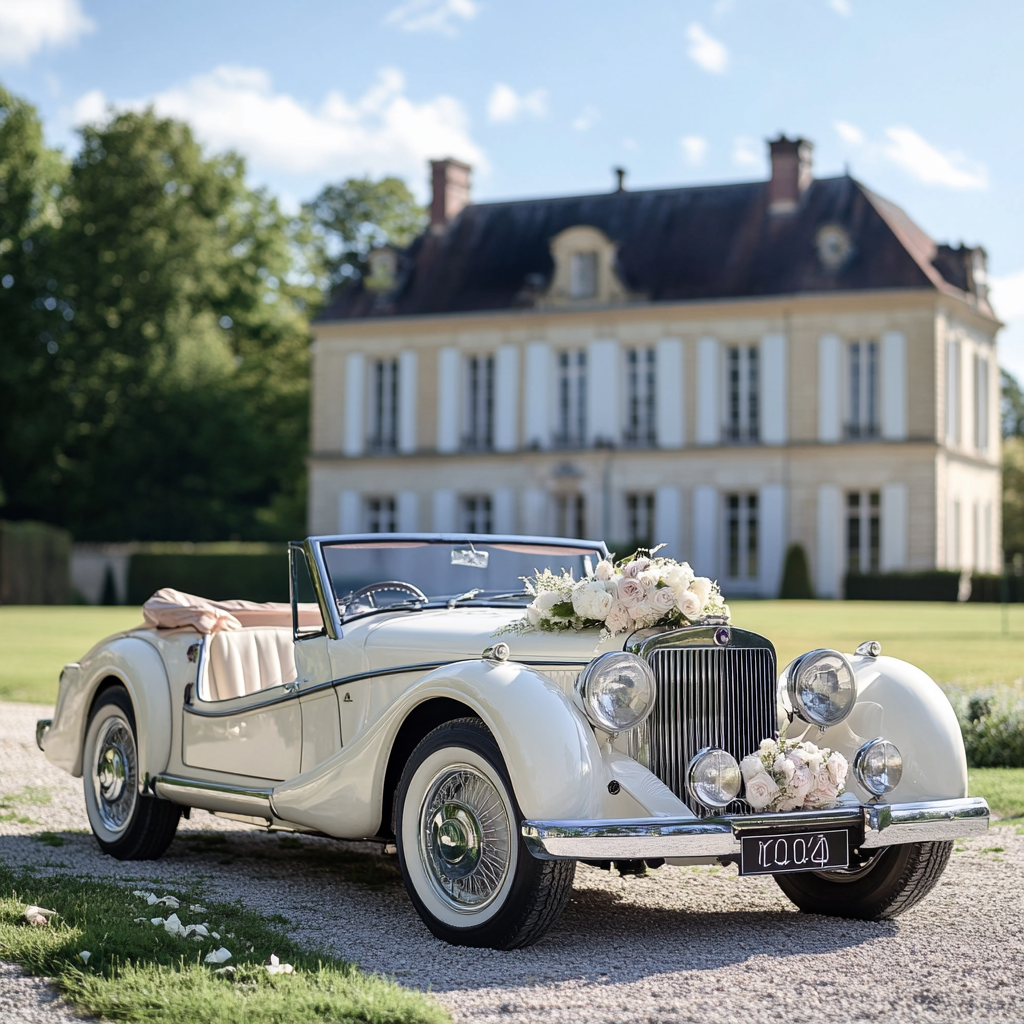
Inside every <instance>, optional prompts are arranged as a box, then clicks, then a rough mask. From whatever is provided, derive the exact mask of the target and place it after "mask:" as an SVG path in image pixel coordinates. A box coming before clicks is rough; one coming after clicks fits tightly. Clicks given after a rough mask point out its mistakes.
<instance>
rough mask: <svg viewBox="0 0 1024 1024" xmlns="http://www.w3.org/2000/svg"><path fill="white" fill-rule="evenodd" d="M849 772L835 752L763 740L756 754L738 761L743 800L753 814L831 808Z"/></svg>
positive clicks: (782, 741) (780, 740)
mask: <svg viewBox="0 0 1024 1024" xmlns="http://www.w3.org/2000/svg"><path fill="white" fill-rule="evenodd" d="M849 770H850V766H849V765H848V764H847V761H846V758H845V757H843V755H842V754H840V753H839V752H838V751H833V750H830V749H829V748H828V747H816V746H815V745H814V744H813V743H807V742H797V741H796V740H787V739H784V738H780V739H778V740H762V741H761V746H760V747H759V748H758V750H757V752H756V753H753V754H748V755H747V756H746V757H745V758H743V760H742V761H740V772H741V773H742V775H743V782H744V785H745V788H746V793H745V796H746V800H747V803H748V804H750V807H751V809H752V810H755V811H795V810H801V809H802V810H812V809H814V808H819V807H831V806H832V804H834V803H835V802H836V800H838V799H839V797H840V796H841V795H842V792H843V789H844V787H845V785H846V776H847V773H848V772H849Z"/></svg>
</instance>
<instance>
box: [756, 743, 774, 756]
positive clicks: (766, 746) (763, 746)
mask: <svg viewBox="0 0 1024 1024" xmlns="http://www.w3.org/2000/svg"><path fill="white" fill-rule="evenodd" d="M757 749H758V750H760V751H761V753H762V754H772V755H773V756H774V755H775V754H777V753H778V752H779V745H778V743H776V742H775V740H773V739H766V740H761V742H760V744H758V747H757Z"/></svg>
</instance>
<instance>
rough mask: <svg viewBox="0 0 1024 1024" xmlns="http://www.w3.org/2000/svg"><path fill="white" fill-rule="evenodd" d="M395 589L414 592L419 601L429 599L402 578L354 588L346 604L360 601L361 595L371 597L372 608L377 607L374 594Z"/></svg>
mask: <svg viewBox="0 0 1024 1024" xmlns="http://www.w3.org/2000/svg"><path fill="white" fill-rule="evenodd" d="M386 590H394V591H398V592H399V593H405V594H412V596H413V597H414V598H415V599H416V600H417V601H423V602H426V601H427V600H429V599H428V597H427V595H426V594H424V593H423V591H422V590H420V588H419V587H414V586H413V585H412V584H411V583H403V582H402V581H401V580H385V581H384V582H383V583H371V584H369V586H366V587H360V588H359V589H358V590H353V591H352V593H351V594H349V596H348V601H346V602H345V604H346V606H351V605H354V604H356V603H357V602H358V600H359V599H360V598H361V597H366V598H369V604H370V607H371V608H376V607H377V602H376V601H374V599H373V595H374V594H377V593H380V592H381V591H386Z"/></svg>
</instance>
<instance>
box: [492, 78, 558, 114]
mask: <svg viewBox="0 0 1024 1024" xmlns="http://www.w3.org/2000/svg"><path fill="white" fill-rule="evenodd" d="M547 112H548V94H547V92H546V91H545V90H544V89H534V90H533V92H527V93H523V94H522V95H521V96H520V95H519V93H517V92H516V91H515V89H513V88H512V86H510V85H506V84H505V83H504V82H498V84H497V85H495V87H494V89H493V90H492V92H491V96H490V99H488V101H487V117H488V118H489V119H490V120H491V121H499V122H501V121H517V120H518V119H519V115H520V114H529V115H530V116H532V117H545V116H546V115H547Z"/></svg>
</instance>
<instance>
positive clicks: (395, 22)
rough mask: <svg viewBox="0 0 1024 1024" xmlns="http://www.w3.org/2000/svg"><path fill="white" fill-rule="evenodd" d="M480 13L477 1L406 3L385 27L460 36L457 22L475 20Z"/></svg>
mask: <svg viewBox="0 0 1024 1024" xmlns="http://www.w3.org/2000/svg"><path fill="white" fill-rule="evenodd" d="M478 10H479V5H478V4H477V3H476V0H406V3H404V4H399V5H398V7H396V8H395V9H394V10H393V11H391V12H390V14H388V16H387V17H386V18H385V19H384V24H385V25H387V26H389V27H391V28H397V29H400V30H401V31H402V32H438V33H440V34H441V35H443V36H457V35H458V34H459V29H458V25H457V24H456V22H457V21H459V20H462V21H472V20H473V19H474V18H475V17H476V15H477V11H478Z"/></svg>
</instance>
